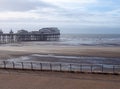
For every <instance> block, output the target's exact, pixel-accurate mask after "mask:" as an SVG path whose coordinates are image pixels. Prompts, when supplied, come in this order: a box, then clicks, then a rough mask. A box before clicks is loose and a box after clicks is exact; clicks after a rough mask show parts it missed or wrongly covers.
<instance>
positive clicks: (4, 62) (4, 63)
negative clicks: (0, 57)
mask: <svg viewBox="0 0 120 89" xmlns="http://www.w3.org/2000/svg"><path fill="white" fill-rule="evenodd" d="M3 65H4V69H6V61H3Z"/></svg>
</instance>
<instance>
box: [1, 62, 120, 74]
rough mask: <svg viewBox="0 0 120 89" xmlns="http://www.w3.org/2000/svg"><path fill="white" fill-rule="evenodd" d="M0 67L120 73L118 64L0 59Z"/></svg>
mask: <svg viewBox="0 0 120 89" xmlns="http://www.w3.org/2000/svg"><path fill="white" fill-rule="evenodd" d="M0 68H1V69H20V70H40V71H60V72H85V73H86V72H87V73H111V74H120V65H102V64H98V65H95V64H93V65H92V64H77V63H58V62H33V61H31V62H14V61H0Z"/></svg>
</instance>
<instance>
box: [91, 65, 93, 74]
mask: <svg viewBox="0 0 120 89" xmlns="http://www.w3.org/2000/svg"><path fill="white" fill-rule="evenodd" d="M92 72H93V65H91V73H92Z"/></svg>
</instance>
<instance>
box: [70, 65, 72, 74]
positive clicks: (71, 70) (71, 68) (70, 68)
mask: <svg viewBox="0 0 120 89" xmlns="http://www.w3.org/2000/svg"><path fill="white" fill-rule="evenodd" d="M71 71H72V64H70V72H71Z"/></svg>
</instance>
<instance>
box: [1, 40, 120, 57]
mask: <svg viewBox="0 0 120 89" xmlns="http://www.w3.org/2000/svg"><path fill="white" fill-rule="evenodd" d="M35 53H37V54H54V55H67V56H88V57H89V56H91V57H109V58H110V57H112V58H120V47H115V46H114V47H109V46H70V45H47V44H46V45H38V44H35V43H34V44H33V43H32V42H28V43H27V42H26V43H25V42H24V43H21V44H17V43H15V44H9V45H2V46H0V59H7V58H11V57H19V56H24V55H29V54H35Z"/></svg>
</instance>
